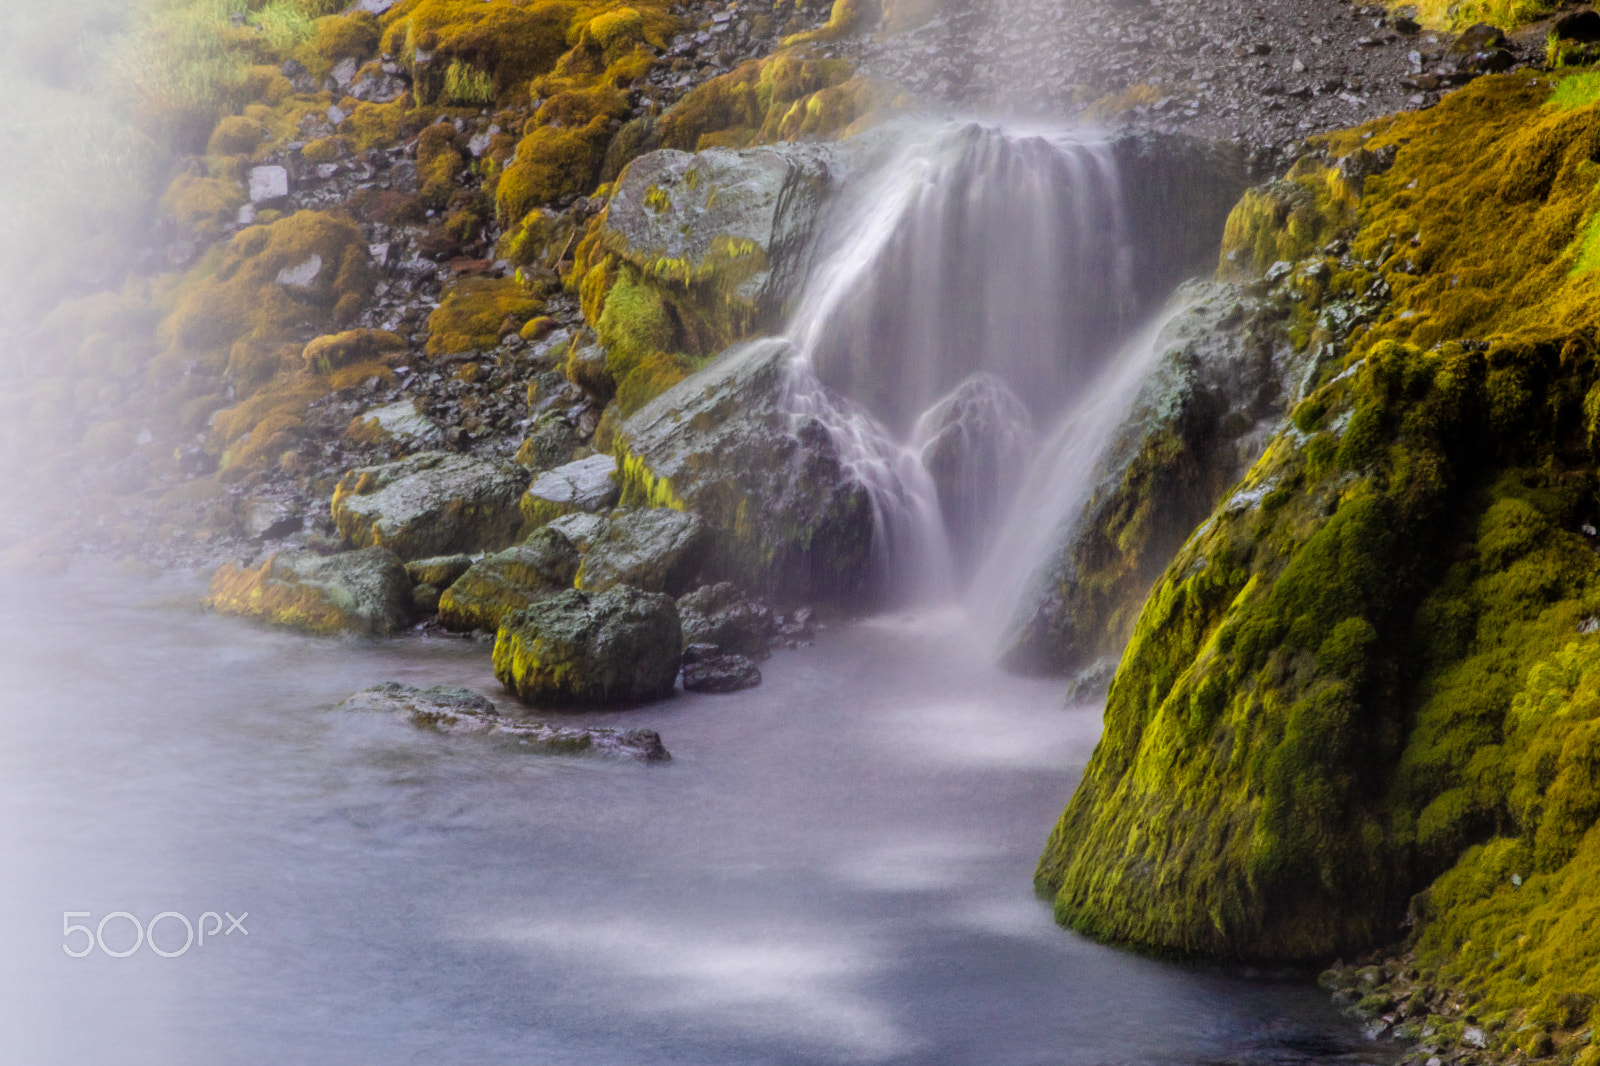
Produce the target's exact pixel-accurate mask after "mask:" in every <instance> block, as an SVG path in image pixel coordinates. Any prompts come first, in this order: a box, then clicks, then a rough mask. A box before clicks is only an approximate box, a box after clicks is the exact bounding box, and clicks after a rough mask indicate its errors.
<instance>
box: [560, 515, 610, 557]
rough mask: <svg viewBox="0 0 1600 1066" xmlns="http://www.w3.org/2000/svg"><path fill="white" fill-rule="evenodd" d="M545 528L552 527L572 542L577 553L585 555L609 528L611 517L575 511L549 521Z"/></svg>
mask: <svg viewBox="0 0 1600 1066" xmlns="http://www.w3.org/2000/svg"><path fill="white" fill-rule="evenodd" d="M546 528H547V529H553V530H555V531H556V532H557V533H560V534H561V535H562V536H563V537H566V538H567V539H568V540H570V541H571V542H572V546H573V547H574V548H577V549H578V551H579V553H581V554H584V555H587V554H588V552H589V549H590V548H592V547H594V546H595V545H596V544H597V543H599V541H600V539H601V538H602V537H604V536H605V535H606V530H608V529H610V528H611V519H609V518H607V517H606V516H605V515H598V514H584V513H583V512H581V511H580V512H577V513H574V514H569V515H562V516H561V517H560V518H558V519H556V520H555V521H554V522H551V523H550V524H549V525H548V526H547V527H546Z"/></svg>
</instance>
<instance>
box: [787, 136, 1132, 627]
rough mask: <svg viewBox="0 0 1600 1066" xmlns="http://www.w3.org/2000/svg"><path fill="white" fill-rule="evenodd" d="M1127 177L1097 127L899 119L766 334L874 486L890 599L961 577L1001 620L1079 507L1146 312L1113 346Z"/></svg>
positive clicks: (1124, 299) (1128, 263) (917, 596)
mask: <svg viewBox="0 0 1600 1066" xmlns="http://www.w3.org/2000/svg"><path fill="white" fill-rule="evenodd" d="M1120 181H1121V179H1120V176H1119V174H1118V168H1117V165H1116V161H1115V157H1114V155H1113V152H1112V149H1111V146H1110V144H1109V142H1108V141H1107V140H1106V139H1105V138H1104V137H1103V136H1102V135H1100V134H1099V133H1097V132H1095V131H1092V130H1086V129H1069V130H1052V131H1040V130H1027V129H1009V128H997V127H991V126H984V125H979V124H975V123H969V124H945V125H939V126H918V127H912V128H909V129H907V130H903V131H901V133H900V135H899V138H898V140H897V141H896V142H895V148H894V150H893V151H891V152H889V153H888V154H887V157H886V159H885V161H884V162H882V163H881V164H880V165H879V166H877V167H875V168H873V170H872V171H871V172H870V173H869V174H867V175H865V176H863V177H862V178H861V179H860V180H858V181H857V182H855V183H854V184H853V187H852V188H851V189H850V191H849V192H848V193H847V196H846V198H845V199H844V200H843V201H842V202H841V203H840V204H839V205H838V208H837V210H836V212H835V214H834V216H833V218H832V220H831V225H830V226H829V232H830V233H831V234H832V240H831V243H829V244H825V245H824V246H823V248H822V251H821V254H820V255H819V257H818V265H817V266H816V268H815V269H814V270H813V271H812V273H811V276H810V278H809V279H808V282H807V285H806V287H805V290H804V292H803V293H802V296H801V299H800V302H799V304H798V307H797V309H796V311H795V314H794V316H793V318H792V320H791V324H790V327H789V330H788V332H787V335H786V336H785V337H783V338H779V339H775V340H772V341H766V342H761V343H764V344H783V345H788V346H791V347H792V359H791V363H790V366H791V402H792V410H793V411H794V413H795V416H796V418H797V419H802V418H814V419H816V420H818V421H819V422H821V423H822V424H823V425H824V426H826V427H827V428H828V430H829V431H830V432H831V434H832V435H833V437H834V440H835V442H836V444H837V445H838V447H839V450H840V453H841V457H842V459H843V460H844V461H845V462H846V463H847V464H848V465H849V466H850V467H851V468H852V469H853V471H854V472H855V474H856V475H857V476H858V477H859V478H860V479H861V480H862V481H863V482H864V483H865V484H866V485H867V486H868V488H869V490H870V492H871V495H872V498H873V502H874V507H875V517H876V529H875V541H874V559H875V565H876V568H877V573H876V575H875V577H876V578H877V582H878V587H879V588H880V590H881V591H882V592H883V593H884V594H885V595H886V597H887V598H888V599H889V600H890V601H891V602H906V601H908V600H929V599H935V598H948V597H950V596H954V595H960V594H962V593H963V592H964V591H966V589H967V587H968V586H969V585H970V586H973V587H978V588H982V589H984V590H985V593H986V594H985V596H984V597H982V599H983V601H984V602H982V603H980V604H978V606H979V607H980V611H979V613H980V615H982V616H983V617H985V618H988V619H989V620H991V621H992V622H994V623H995V624H997V625H998V624H1001V623H1002V622H1003V619H1002V618H1001V615H1002V614H1003V612H1002V611H1001V610H998V609H997V606H996V605H997V604H1000V603H1002V602H1007V603H1012V604H1014V603H1015V602H1016V599H1017V597H1018V596H1020V595H1021V594H1022V593H1023V591H1024V586H1025V584H1026V582H1027V580H1028V579H1029V577H1030V576H1031V574H1032V573H1033V571H1034V569H1035V567H1036V566H1037V564H1038V563H1039V562H1040V561H1041V560H1042V559H1043V557H1044V555H1045V553H1046V552H1047V551H1048V550H1049V549H1050V547H1051V544H1050V536H1051V535H1052V533H1054V531H1055V530H1057V529H1058V528H1059V527H1060V525H1061V523H1062V521H1064V520H1065V519H1067V518H1069V517H1070V516H1071V514H1072V512H1073V511H1074V509H1076V508H1081V506H1082V503H1083V501H1084V499H1085V497H1086V494H1087V492H1088V491H1089V489H1090V487H1091V484H1092V482H1091V474H1090V472H1091V470H1092V469H1093V467H1094V462H1095V458H1096V457H1097V456H1098V455H1099V453H1100V452H1101V451H1102V450H1103V448H1104V447H1105V445H1106V443H1107V442H1108V441H1109V439H1110V436H1111V433H1112V431H1113V430H1114V428H1115V426H1116V424H1117V422H1118V421H1119V420H1120V418H1121V417H1122V415H1123V413H1124V412H1125V411H1126V410H1127V407H1128V405H1129V404H1130V403H1131V402H1132V399H1133V396H1134V394H1135V393H1136V392H1137V389H1138V385H1139V383H1140V381H1142V379H1143V376H1144V372H1145V370H1146V369H1147V367H1148V364H1149V361H1150V355H1149V354H1148V351H1147V350H1148V349H1149V348H1150V343H1149V340H1147V339H1145V335H1144V334H1141V335H1140V336H1139V337H1138V338H1136V341H1138V340H1144V343H1143V345H1142V347H1141V345H1140V344H1139V343H1135V344H1134V345H1132V346H1131V347H1122V346H1121V342H1122V341H1123V340H1124V338H1126V337H1127V335H1128V333H1129V330H1130V328H1131V327H1132V326H1133V325H1134V324H1135V323H1136V322H1137V321H1138V318H1139V315H1140V313H1141V311H1142V310H1143V309H1142V308H1141V298H1142V297H1146V296H1148V294H1142V293H1140V292H1139V291H1138V290H1137V287H1136V285H1135V283H1134V277H1133V242H1132V238H1131V236H1130V231H1129V226H1128V224H1127V219H1126V218H1125V211H1124V206H1123V197H1122V193H1121V185H1120ZM1150 337H1151V338H1153V334H1151V335H1150ZM1036 427H1043V428H1044V429H1045V430H1046V431H1047V434H1046V435H1045V437H1044V439H1043V441H1042V443H1041V440H1040V435H1039V433H1038V430H1037V428H1036ZM1008 513H1009V514H1010V516H1011V517H1010V518H1007V519H1006V520H1005V521H1002V517H1003V516H1006V515H1007V514H1008ZM975 575H976V580H974V577H975ZM1002 597H1005V598H1007V599H1002Z"/></svg>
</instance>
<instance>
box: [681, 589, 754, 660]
mask: <svg viewBox="0 0 1600 1066" xmlns="http://www.w3.org/2000/svg"><path fill="white" fill-rule="evenodd" d="M678 618H679V619H680V620H681V621H682V623H683V643H684V645H685V646H686V647H689V646H693V645H696V644H701V645H710V646H711V647H713V648H715V649H717V650H718V651H720V652H724V653H727V654H730V655H744V656H748V657H749V658H751V659H765V658H766V657H767V656H768V655H770V654H771V652H770V651H769V650H768V648H767V640H768V637H769V635H770V634H771V632H772V616H771V614H770V613H769V612H768V611H767V609H766V607H764V606H763V605H761V604H759V603H753V602H751V601H750V600H749V599H748V598H747V597H746V596H745V594H744V593H743V592H741V591H740V590H739V587H738V586H737V585H735V584H733V582H731V581H723V582H719V583H718V584H715V585H702V586H700V587H699V588H697V589H695V590H694V591H693V592H690V593H686V594H684V595H683V596H681V597H679V599H678Z"/></svg>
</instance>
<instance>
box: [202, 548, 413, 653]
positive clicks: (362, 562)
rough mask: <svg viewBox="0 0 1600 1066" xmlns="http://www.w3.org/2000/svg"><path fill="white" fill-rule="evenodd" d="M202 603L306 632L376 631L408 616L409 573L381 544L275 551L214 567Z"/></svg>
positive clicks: (395, 627)
mask: <svg viewBox="0 0 1600 1066" xmlns="http://www.w3.org/2000/svg"><path fill="white" fill-rule="evenodd" d="M206 603H207V604H208V605H209V606H210V607H211V608H212V609H213V610H216V611H220V612H222V613H223V614H236V615H243V616H245V617H247V618H258V619H260V620H262V621H264V622H271V623H273V624H274V625H283V626H290V627H293V628H295V629H303V630H305V631H307V632H310V633H324V634H326V633H339V632H352V633H365V634H370V635H374V636H383V635H387V634H390V633H393V632H395V631H397V630H400V629H403V628H405V626H406V624H407V623H408V622H409V621H410V614H411V581H410V579H409V578H407V577H406V570H405V567H404V566H403V565H402V564H401V562H400V559H399V558H398V557H397V556H396V555H395V554H394V553H393V552H391V551H389V550H388V549H386V548H366V549H364V550H362V551H353V552H343V553H341V554H339V555H327V556H324V555H317V554H315V553H312V552H278V553H277V554H276V555H273V556H272V557H271V558H269V559H268V560H267V561H266V562H264V563H262V564H261V565H260V566H258V567H253V568H245V567H241V566H238V565H236V564H234V563H227V564H225V565H224V566H222V567H221V568H219V569H218V570H217V572H216V573H215V574H214V575H212V578H211V594H210V596H209V597H207V600H206Z"/></svg>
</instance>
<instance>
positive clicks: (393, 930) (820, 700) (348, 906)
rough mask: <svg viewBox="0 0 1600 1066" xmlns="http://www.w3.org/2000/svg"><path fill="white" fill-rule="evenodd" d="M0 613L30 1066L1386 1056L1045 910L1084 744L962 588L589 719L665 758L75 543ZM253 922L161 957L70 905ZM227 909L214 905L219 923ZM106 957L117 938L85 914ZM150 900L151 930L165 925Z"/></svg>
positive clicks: (5, 941) (6, 1015)
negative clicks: (105, 559) (199, 598)
mask: <svg viewBox="0 0 1600 1066" xmlns="http://www.w3.org/2000/svg"><path fill="white" fill-rule="evenodd" d="M10 580H11V586H12V587H11V588H10V589H9V590H8V595H7V596H6V597H5V599H4V602H3V604H0V856H3V859H0V862H3V866H4V871H5V876H4V877H3V879H0V1033H3V1034H4V1045H5V1047H6V1052H5V1055H4V1057H5V1058H6V1060H7V1061H10V1062H17V1063H25V1064H55V1063H61V1064H74V1066H76V1064H83V1063H108V1064H109V1063H117V1064H145V1063H150V1064H156V1063H160V1064H163V1066H184V1064H190V1063H193V1064H201V1066H218V1064H231V1063H240V1064H260V1063H269V1062H270V1063H311V1062H316V1063H328V1064H347V1063H348V1064H365V1063H373V1064H379V1063H383V1064H394V1063H428V1064H439V1066H453V1064H467V1063H474V1064H475V1063H511V1062H518V1063H535V1064H539V1066H545V1064H552V1066H554V1064H568V1063H571V1064H586V1066H596V1064H612V1063H615V1064H619V1066H621V1064H629V1066H631V1064H637V1063H669V1062H681V1063H694V1064H714V1063H740V1064H744V1063H838V1062H885V1063H917V1064H924V1063H952V1064H954V1063H961V1064H973V1066H1011V1064H1024V1063H1027V1064H1035V1063H1037V1064H1045V1063H1097V1064H1098V1063H1107V1064H1110V1063H1225V1062H1247V1063H1300V1062H1330V1061H1343V1062H1368V1061H1382V1057H1383V1056H1382V1049H1381V1048H1378V1047H1376V1046H1373V1045H1368V1044H1365V1043H1364V1042H1363V1041H1361V1039H1360V1038H1359V1036H1358V1035H1357V1034H1356V1033H1355V1031H1354V1029H1353V1027H1352V1026H1351V1024H1350V1023H1349V1022H1348V1020H1346V1019H1344V1018H1342V1017H1341V1016H1339V1015H1338V1014H1337V1013H1336V1012H1335V1011H1334V1009H1333V1008H1332V1006H1331V1005H1330V1004H1329V1003H1328V1002H1327V1000H1326V998H1325V997H1324V995H1323V994H1322V993H1320V992H1318V991H1317V990H1316V989H1314V988H1311V987H1308V986H1305V985H1286V984H1272V983H1266V982H1251V981H1246V980H1242V979H1239V978H1235V977H1230V976H1225V975H1220V974H1217V973H1215V972H1211V971H1205V970H1192V969H1185V968H1181V967H1176V966H1171V965H1166V964H1162V963H1157V962H1154V961H1150V960H1146V959H1142V958H1138V957H1135V956H1132V955H1128V954H1126V953H1122V952H1119V951H1114V950H1110V949H1107V948H1104V947H1101V946H1099V945H1095V944H1092V943H1089V942H1087V941H1084V940H1082V939H1080V938H1078V937H1076V936H1074V935H1072V934H1069V933H1066V932H1063V931H1062V930H1060V929H1058V928H1057V927H1056V926H1054V925H1053V924H1052V922H1051V920H1050V915H1049V910H1048V907H1047V906H1046V905H1045V904H1044V903H1042V902H1040V901H1039V900H1037V899H1035V898H1034V896H1033V894H1032V892H1031V885H1030V876H1031V873H1032V869H1033V863H1034V860H1035V858H1036V857H1037V855H1038V852H1039V850H1040V848H1041V846H1042V844H1043V842H1044V837H1045V834H1046V833H1047V832H1048V830H1049V827H1050V825H1051V823H1052V821H1053V820H1054V818H1055V816H1056V815H1057V814H1058V813H1059V811H1060V808H1061V806H1062V805H1063V803H1064V802H1065V800H1066V799H1067V797H1068V795H1069V794H1070V792H1071V789H1072V786H1073V783H1074V781H1075V779H1076V775H1077V773H1078V771H1079V769H1080V768H1081V767H1082V765H1083V763H1084V761H1085V760H1086V759H1087V758H1088V755H1089V753H1090V751H1091V750H1092V748H1093V745H1094V742H1095V739H1096V737H1097V736H1098V734H1099V729H1100V722H1099V710H1098V707H1096V706H1078V707H1064V706H1063V704H1062V701H1061V695H1060V693H1061V689H1062V685H1061V683H1060V682H1054V681H1041V680H1035V679H1024V678H1016V677H1010V676H1007V675H1005V674H1002V673H1000V672H998V671H996V670H994V669H993V668H991V667H989V666H988V665H987V664H985V663H984V662H982V661H981V659H980V658H979V657H978V655H977V653H976V651H975V649H974V648H972V647H971V642H970V641H967V640H964V632H963V626H962V624H961V620H960V619H959V618H958V617H955V616H953V615H936V614H929V615H923V616H904V617H888V618H880V619H874V620H868V621H864V622H859V623H853V624H850V625H848V626H844V627H838V628H835V629H833V630H830V631H827V632H824V633H822V634H821V635H820V638H819V639H818V641H817V643H816V644H815V645H814V646H813V647H810V648H806V649H801V650H798V651H788V652H779V653H778V654H777V655H776V656H775V657H774V658H773V659H772V660H771V661H769V662H768V663H766V664H764V666H763V671H764V673H765V676H766V682H765V684H763V685H762V686H761V687H759V688H757V689H754V690H752V691H749V692H745V693H741V694H738V695H733V696H680V697H679V698H677V699H674V700H671V701H669V702H667V703H663V704H659V705H655V706H651V707H645V708H641V709H637V710H631V711H627V712H621V713H615V714H609V715H584V716H580V717H579V719H578V720H580V721H586V722H594V721H604V722H605V723H606V724H615V725H624V726H648V727H650V728H654V729H657V730H659V731H660V732H661V734H662V737H663V739H664V740H665V742H666V745H667V748H668V749H669V750H670V751H671V752H672V755H673V759H672V761H671V762H669V763H666V764H659V765H646V764H641V763H633V762H617V761H607V760H602V759H598V758H551V757H540V756H530V755H527V754H524V753H520V752H517V751H514V750H507V749H505V748H503V747H497V746H495V745H494V744H492V743H486V742H485V741H483V740H482V739H481V738H472V737H459V738H451V737H441V736H437V735H433V734H429V733H425V732H422V731H420V730H417V729H414V728H413V727H411V726H410V725H408V724H405V723H403V722H399V721H394V720H390V719H387V718H381V717H375V716H369V715H360V714H353V713H350V712H336V711H335V710H334V705H335V704H336V703H337V702H338V701H339V700H340V699H342V698H343V697H344V696H346V695H348V694H349V693H350V692H352V691H354V690H356V689H359V688H362V687H365V686H367V685H370V684H373V683H375V682H378V681H385V680H398V681H402V682H406V683H408V684H416V685H429V684H440V683H453V684H461V685H465V686H468V687H472V688H476V689H478V690H480V691H482V692H484V693H485V694H487V695H489V696H491V697H492V698H494V699H496V700H497V701H498V702H500V703H501V704H502V708H503V709H507V700H506V699H505V697H504V695H503V694H502V693H501V692H500V691H499V689H498V686H497V685H496V683H495V681H494V679H493V676H492V674H491V671H490V668H489V663H488V649H487V648H486V647H484V646H481V645H472V644H468V643H465V642H461V641H454V640H437V639H424V638H420V637H411V638H406V639H401V640H396V641H392V642H387V643H373V642H364V641H350V640H319V639H309V638H305V637H302V636H297V635H294V634H290V633H282V632H274V631H269V630H264V629H260V628H256V627H253V626H251V625H248V624H244V623H240V622H236V621H233V620H229V619H223V618H217V617H212V616H207V615H204V614H201V613H199V612H197V611H194V610H192V609H182V608H177V607H160V606H151V605H150V604H151V603H152V601H155V600H157V599H159V598H161V597H164V596H170V595H173V594H175V593H183V592H193V591H194V590H193V589H191V588H185V587H176V586H173V585H171V584H168V583H156V582H149V581H139V580H136V579H131V578H123V577H116V578H113V577H108V576H105V575H92V574H84V573H76V572H75V573H73V574H70V575H68V576H67V577H63V578H56V579H48V580H40V581H37V582H32V583H27V582H23V583H18V582H17V581H16V579H10ZM68 911H71V912H89V914H88V916H87V917H81V916H80V917H72V918H68V919H66V921H68V922H71V923H74V924H87V925H89V926H90V927H91V928H93V927H94V926H95V925H97V924H98V923H99V922H100V920H101V919H102V918H103V917H105V916H106V915H107V914H110V913H112V912H116V911H125V912H129V913H130V914H132V915H133V916H134V917H135V918H137V919H138V920H140V921H142V922H145V923H148V922H149V920H150V919H151V918H152V917H154V916H155V915H157V914H158V913H160V912H164V911H171V912H176V913H177V914H179V915H182V916H184V917H185V918H187V919H189V920H190V922H191V924H193V923H194V922H196V921H201V915H202V914H204V913H205V912H208V911H210V912H217V913H218V914H219V915H220V914H222V913H223V912H227V913H230V914H232V915H234V916H238V915H240V914H241V913H242V912H246V911H247V912H248V918H245V919H244V920H243V927H244V929H245V930H247V931H248V933H247V934H246V933H245V932H243V931H241V930H237V929H236V930H234V931H233V932H231V933H229V934H227V935H223V934H222V933H221V932H209V930H210V920H209V919H206V920H205V921H201V927H202V928H205V929H207V930H208V938H207V940H206V943H205V944H204V946H203V947H201V946H193V947H191V948H190V949H189V950H187V951H186V952H184V953H183V954H181V955H175V956H174V957H171V958H165V957H162V956H160V955H158V954H156V953H154V952H153V951H152V950H151V949H150V947H149V945H145V946H143V947H140V948H139V949H138V950H137V951H134V952H133V953H132V954H131V955H129V956H127V957H125V958H113V957H110V956H109V955H107V954H105V953H104V952H102V951H101V950H100V949H99V948H96V949H95V950H93V951H92V952H91V953H90V954H88V955H87V956H86V957H83V958H72V957H69V956H68V955H67V953H66V952H65V951H64V950H63V946H64V945H65V946H66V947H70V948H72V949H73V950H79V949H81V948H82V946H83V945H84V943H85V935H84V934H82V933H73V934H71V935H68V936H64V935H63V917H62V915H63V912H68ZM217 924H219V925H221V926H222V927H223V928H227V926H228V925H229V923H228V922H227V921H225V920H219V922H218V923H217ZM103 939H104V941H105V942H106V946H107V947H108V948H110V949H111V950H112V951H121V950H124V949H126V948H127V947H128V946H130V945H131V944H132V943H133V942H134V933H133V927H132V924H131V922H130V921H129V920H128V919H125V918H121V917H118V918H114V919H110V920H109V921H108V922H107V924H106V925H105V926H104V928H103ZM183 942H184V928H183V925H182V923H181V921H180V920H179V919H177V918H170V917H169V918H167V919H164V920H163V921H162V922H161V923H158V925H157V927H156V929H155V943H156V946H158V947H160V948H161V949H162V950H164V951H168V952H176V950H177V949H178V948H179V947H181V946H182V944H183Z"/></svg>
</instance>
